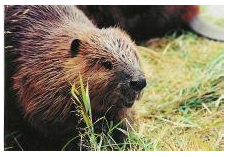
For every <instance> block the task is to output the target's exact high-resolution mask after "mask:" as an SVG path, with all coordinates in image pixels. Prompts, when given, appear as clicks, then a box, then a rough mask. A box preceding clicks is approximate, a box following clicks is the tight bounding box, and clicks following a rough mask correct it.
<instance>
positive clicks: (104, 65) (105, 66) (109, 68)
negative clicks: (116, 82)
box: [102, 61, 112, 70]
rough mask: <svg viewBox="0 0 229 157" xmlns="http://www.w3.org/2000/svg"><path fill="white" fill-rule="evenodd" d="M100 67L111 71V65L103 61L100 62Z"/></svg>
mask: <svg viewBox="0 0 229 157" xmlns="http://www.w3.org/2000/svg"><path fill="white" fill-rule="evenodd" d="M102 65H103V67H104V68H106V69H108V70H111V69H112V64H111V62H110V61H103V62H102Z"/></svg>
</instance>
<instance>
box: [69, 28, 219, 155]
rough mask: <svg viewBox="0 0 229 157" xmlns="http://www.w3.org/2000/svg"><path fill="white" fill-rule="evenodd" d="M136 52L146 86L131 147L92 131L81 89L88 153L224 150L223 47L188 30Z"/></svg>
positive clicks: (128, 141) (129, 135)
mask: <svg viewBox="0 0 229 157" xmlns="http://www.w3.org/2000/svg"><path fill="white" fill-rule="evenodd" d="M138 49H139V55H140V60H141V63H142V68H143V70H144V71H145V74H146V77H147V87H146V89H145V90H144V94H143V97H142V98H141V100H140V101H137V102H136V103H135V105H134V110H135V111H136V113H137V116H136V121H135V124H136V128H135V129H133V128H132V129H131V131H129V132H127V133H126V134H127V139H126V144H129V147H126V145H124V146H120V147H119V145H118V144H116V143H114V142H112V138H111V137H109V136H106V135H104V134H103V135H97V134H95V133H94V132H93V125H94V124H93V123H92V122H90V117H91V116H93V115H92V114H93V113H91V112H90V105H88V104H90V101H89V95H88V87H86V90H85V89H84V88H82V87H81V93H84V94H82V100H83V104H84V105H83V106H84V107H82V110H83V112H82V114H85V117H86V118H83V119H84V121H85V122H86V123H87V127H88V128H90V129H89V131H87V132H86V133H84V135H83V136H84V137H85V136H87V138H88V139H90V140H89V143H88V146H89V149H90V150H112V149H115V150H154V151H155V150H224V43H221V42H216V41H211V40H208V39H205V38H202V37H198V36H196V35H195V34H193V33H189V32H187V33H184V34H183V35H181V36H179V37H176V36H170V37H164V38H160V39H154V40H153V42H148V43H147V44H146V45H144V46H139V47H138ZM81 86H82V80H81ZM72 94H73V96H74V92H72ZM74 97H75V99H78V98H76V96H74ZM85 104H86V106H85ZM88 107H89V108H88ZM87 108H88V109H87ZM87 121H89V122H87ZM115 127H118V126H113V128H115ZM111 130H112V129H111ZM98 139H100V140H98Z"/></svg>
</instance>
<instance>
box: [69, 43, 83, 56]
mask: <svg viewBox="0 0 229 157" xmlns="http://www.w3.org/2000/svg"><path fill="white" fill-rule="evenodd" d="M80 44H81V41H80V40H79V39H74V40H73V41H72V43H71V56H72V57H75V56H76V55H77V54H78V53H79V46H80Z"/></svg>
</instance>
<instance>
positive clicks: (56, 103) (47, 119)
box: [5, 6, 144, 136]
mask: <svg viewBox="0 0 229 157" xmlns="http://www.w3.org/2000/svg"><path fill="white" fill-rule="evenodd" d="M76 38H77V39H79V40H80V41H81V44H80V46H79V54H77V56H76V57H72V56H71V52H70V51H71V50H70V45H71V42H72V40H74V39H76ZM5 53H6V56H7V55H11V54H13V55H16V56H17V57H16V59H13V60H12V62H11V63H14V64H15V65H14V67H11V68H16V69H17V70H16V72H14V73H13V74H12V78H13V87H12V88H13V90H14V91H16V94H17V95H18V100H19V101H18V103H19V106H20V107H21V108H22V115H23V117H24V119H26V121H27V122H28V123H29V125H31V126H32V127H33V128H35V129H36V130H38V131H39V132H42V134H44V135H45V136H56V135H60V136H64V135H66V134H69V133H72V132H74V131H75V127H76V123H77V121H79V120H78V119H76V118H75V117H74V116H73V114H72V113H71V111H72V106H73V104H72V100H71V95H70V88H71V84H76V87H78V86H79V74H81V75H82V76H83V79H84V83H86V81H88V83H89V89H90V98H91V104H92V111H93V115H94V116H95V118H97V117H100V116H103V115H104V114H105V113H106V112H108V110H110V111H109V112H108V115H107V119H108V120H112V121H119V120H121V119H123V118H128V114H129V108H125V107H123V105H124V104H122V103H123V102H122V101H121V100H120V99H123V101H124V100H125V101H126V102H129V101H132V100H135V99H137V97H138V96H139V94H140V93H130V94H129V95H128V94H126V95H122V94H121V93H120V88H121V86H123V85H122V82H120V79H119V78H121V77H125V76H123V75H121V74H123V73H122V72H123V71H125V72H126V73H128V74H129V75H133V76H131V77H135V76H134V75H136V74H139V75H144V74H143V72H142V71H141V68H140V65H139V59H138V57H137V54H136V49H135V44H134V43H133V42H132V41H131V39H130V38H129V37H128V35H127V34H125V32H123V31H122V30H120V29H119V28H106V29H98V28H96V27H95V26H94V25H93V24H92V22H91V21H89V20H88V19H87V17H86V16H85V15H84V14H83V13H82V12H81V11H79V10H78V9H77V8H76V7H74V6H8V7H6V8H5ZM104 60H109V61H111V62H112V65H113V68H112V70H108V69H104V67H102V65H101V62H103V61H104ZM12 65H13V64H12ZM111 82H113V84H112V83H111ZM125 88H128V87H125ZM131 95H134V96H135V97H131ZM131 103H132V102H131ZM118 104H121V106H117V105H118Z"/></svg>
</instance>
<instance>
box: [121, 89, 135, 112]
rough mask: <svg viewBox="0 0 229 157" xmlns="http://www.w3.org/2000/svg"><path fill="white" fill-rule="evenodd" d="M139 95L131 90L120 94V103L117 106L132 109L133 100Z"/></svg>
mask: <svg viewBox="0 0 229 157" xmlns="http://www.w3.org/2000/svg"><path fill="white" fill-rule="evenodd" d="M139 94H140V93H139V92H136V91H132V90H130V91H128V92H126V93H125V94H122V95H121V96H120V103H119V104H118V105H119V106H122V107H127V108H130V107H132V106H133V104H134V102H135V100H136V99H137V98H138V95H139Z"/></svg>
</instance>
